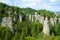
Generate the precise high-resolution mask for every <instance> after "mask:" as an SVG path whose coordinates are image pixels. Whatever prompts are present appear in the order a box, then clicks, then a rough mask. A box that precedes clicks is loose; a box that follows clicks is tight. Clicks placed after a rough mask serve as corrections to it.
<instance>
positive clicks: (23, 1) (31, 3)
mask: <svg viewBox="0 0 60 40" xmlns="http://www.w3.org/2000/svg"><path fill="white" fill-rule="evenodd" d="M0 2H2V3H6V4H7V5H11V6H18V7H20V8H26V7H30V8H33V9H37V10H39V9H46V10H50V11H54V12H57V11H60V0H0Z"/></svg>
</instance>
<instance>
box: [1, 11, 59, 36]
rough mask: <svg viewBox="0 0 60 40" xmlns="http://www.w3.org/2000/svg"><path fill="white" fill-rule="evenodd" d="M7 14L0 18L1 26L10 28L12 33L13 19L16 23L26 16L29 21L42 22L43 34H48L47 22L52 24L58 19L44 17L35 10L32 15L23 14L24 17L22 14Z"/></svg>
mask: <svg viewBox="0 0 60 40" xmlns="http://www.w3.org/2000/svg"><path fill="white" fill-rule="evenodd" d="M8 14H9V15H8V17H3V18H2V22H1V26H7V27H9V28H10V29H11V31H12V33H14V29H13V27H14V26H13V21H15V22H16V23H17V21H18V20H19V22H23V19H24V20H25V19H26V17H28V18H27V19H29V20H30V21H31V22H37V21H38V22H39V23H41V24H43V32H44V34H46V35H50V28H49V22H50V23H51V24H52V25H53V26H54V25H55V24H56V23H57V20H58V19H57V17H54V18H50V19H48V16H45V17H44V16H41V15H39V14H38V13H37V12H35V14H34V15H32V14H29V15H27V14H25V16H24V17H23V15H15V16H14V17H13V18H12V17H10V13H8ZM15 14H16V13H15ZM59 21H60V20H58V22H59ZM27 25H28V24H27Z"/></svg>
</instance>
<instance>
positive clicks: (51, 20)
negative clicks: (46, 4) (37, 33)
mask: <svg viewBox="0 0 60 40" xmlns="http://www.w3.org/2000/svg"><path fill="white" fill-rule="evenodd" d="M50 23H51V24H52V25H53V26H54V18H50Z"/></svg>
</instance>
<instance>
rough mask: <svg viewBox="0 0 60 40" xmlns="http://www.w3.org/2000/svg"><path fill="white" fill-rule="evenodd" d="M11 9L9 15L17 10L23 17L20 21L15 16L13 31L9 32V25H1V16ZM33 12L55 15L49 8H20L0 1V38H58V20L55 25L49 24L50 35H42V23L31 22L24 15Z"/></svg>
mask: <svg viewBox="0 0 60 40" xmlns="http://www.w3.org/2000/svg"><path fill="white" fill-rule="evenodd" d="M8 11H11V15H10V16H11V17H12V18H13V17H14V15H15V14H14V12H15V11H16V12H17V16H18V15H23V16H24V17H23V18H24V19H23V21H22V22H20V21H19V19H18V18H17V21H13V20H12V21H13V27H14V33H12V32H11V30H10V28H9V27H7V26H6V27H3V26H1V21H2V18H3V17H5V16H7V12H8ZM35 12H38V14H39V15H42V16H46V15H48V16H49V17H55V16H56V15H55V14H54V12H51V11H49V10H45V9H41V10H35V9H32V8H29V7H27V8H20V7H17V6H9V5H7V4H4V3H0V40H60V22H57V23H56V25H55V27H53V25H51V24H49V26H50V35H49V36H47V35H44V33H43V31H42V30H43V24H41V23H39V22H38V21H37V22H34V21H33V22H31V21H29V19H28V17H25V15H26V14H32V15H33V14H34V13H35ZM57 18H60V15H59V16H57Z"/></svg>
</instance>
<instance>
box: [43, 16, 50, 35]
mask: <svg viewBox="0 0 60 40" xmlns="http://www.w3.org/2000/svg"><path fill="white" fill-rule="evenodd" d="M43 33H44V34H46V35H50V28H49V24H48V18H47V17H46V18H45V20H44V24H43Z"/></svg>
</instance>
